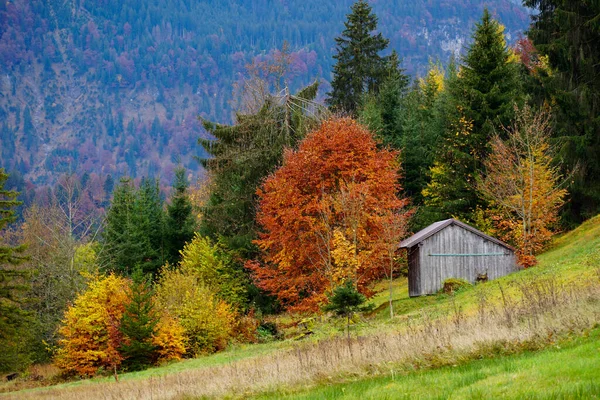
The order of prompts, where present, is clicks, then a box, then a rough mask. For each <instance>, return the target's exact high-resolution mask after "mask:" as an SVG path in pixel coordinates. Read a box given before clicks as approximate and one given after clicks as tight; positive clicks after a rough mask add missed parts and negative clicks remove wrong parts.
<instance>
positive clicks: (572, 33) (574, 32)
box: [524, 0, 600, 226]
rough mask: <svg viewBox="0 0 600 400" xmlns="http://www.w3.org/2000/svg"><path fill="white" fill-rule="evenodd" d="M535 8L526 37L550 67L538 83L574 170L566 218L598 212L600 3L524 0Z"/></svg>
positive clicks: (563, 152) (565, 159)
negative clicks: (547, 73) (553, 115)
mask: <svg viewBox="0 0 600 400" xmlns="http://www.w3.org/2000/svg"><path fill="white" fill-rule="evenodd" d="M524 4H525V5H526V6H529V7H532V8H534V10H535V11H534V15H533V24H532V25H531V28H530V30H529V32H528V36H529V38H530V39H531V40H532V41H533V44H534V45H535V47H536V48H537V50H538V51H539V52H540V53H541V55H543V56H545V57H547V61H548V63H549V64H550V67H551V68H552V70H553V73H552V74H550V75H549V76H547V77H544V78H543V79H542V80H541V82H540V86H541V89H542V90H543V91H544V92H545V94H546V101H547V103H548V104H551V105H554V110H553V111H554V112H555V116H556V118H555V119H554V123H555V127H554V131H555V137H556V139H557V142H558V143H559V144H560V148H559V150H560V151H559V154H558V156H559V157H560V159H561V160H562V161H563V162H564V163H565V167H566V169H567V170H570V171H573V170H575V171H576V173H575V175H574V177H573V184H572V186H571V187H570V188H569V192H570V200H569V201H568V202H567V205H566V207H565V209H566V213H565V215H564V219H565V222H567V223H568V224H569V225H572V226H574V225H576V224H578V223H580V222H581V221H582V220H584V219H586V218H589V217H591V216H594V215H596V214H597V213H599V212H600V78H599V77H600V45H599V43H600V29H598V27H599V26H600V22H599V20H600V3H599V2H597V1H563V0H561V1H559V0H525V1H524Z"/></svg>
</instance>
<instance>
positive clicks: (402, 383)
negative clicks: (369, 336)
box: [264, 216, 600, 400]
mask: <svg viewBox="0 0 600 400" xmlns="http://www.w3.org/2000/svg"><path fill="white" fill-rule="evenodd" d="M544 276H553V277H555V278H557V279H558V280H559V281H560V282H564V283H568V282H579V283H581V282H586V281H587V280H591V279H598V278H599V277H600V216H597V217H595V218H593V219H591V220H589V221H587V222H586V223H584V224H583V225H581V226H580V227H579V228H577V229H576V230H574V231H572V232H569V233H567V234H565V235H562V236H560V237H558V238H557V239H556V240H555V241H554V243H553V246H552V248H551V249H549V250H548V251H547V252H546V253H544V254H542V255H541V256H540V257H539V265H538V266H537V267H536V268H532V269H529V270H525V271H521V272H519V273H517V274H513V275H509V276H507V277H503V278H501V279H498V280H496V281H493V282H488V283H486V284H484V285H480V286H478V287H475V288H472V289H469V290H465V291H462V292H461V293H458V294H457V295H456V297H455V299H456V302H457V304H459V305H460V306H461V307H463V308H464V309H465V310H466V312H469V311H471V312H474V309H475V307H476V302H477V292H478V291H480V290H485V291H486V292H487V294H488V295H489V296H490V297H492V298H494V296H495V298H496V300H497V301H499V296H498V294H499V284H500V285H502V286H503V288H504V289H505V290H507V291H510V290H511V286H514V285H516V284H518V283H519V282H521V281H523V280H530V279H536V278H540V277H544ZM395 290H396V292H397V293H396V294H395V295H394V299H395V300H394V310H395V313H396V314H397V315H398V314H403V315H402V316H401V317H400V318H402V317H408V316H410V315H413V314H417V313H419V312H421V310H423V309H426V310H429V311H430V312H433V313H435V311H436V309H441V308H443V307H445V306H446V303H447V302H448V299H449V298H448V297H447V296H443V295H442V296H427V297H419V298H416V299H410V298H408V288H407V283H406V281H400V282H398V283H397V284H396V287H395ZM385 299H387V292H386V293H381V295H380V296H379V297H378V298H376V300H379V301H378V303H381V305H380V307H378V309H377V312H376V318H378V319H382V320H383V319H384V318H386V317H387V316H388V313H389V311H388V307H387V304H385V303H383V301H384V300H385ZM274 396H275V397H278V398H290V399H292V398H293V399H348V400H349V399H402V398H407V399H408V398H419V399H446V398H457V399H458V398H460V399H462V398H468V399H483V398H511V399H546V398H569V399H571V398H573V399H575V398H577V399H579V398H581V399H593V398H600V329H595V330H594V331H592V333H591V335H590V336H589V337H586V338H575V339H574V340H572V341H571V342H569V343H564V344H562V343H561V345H557V346H555V347H552V348H549V349H547V350H544V351H542V352H538V353H526V354H522V355H518V356H510V357H502V358H495V359H489V360H482V361H475V362H470V363H467V364H464V365H461V366H457V367H444V368H440V369H436V370H431V371H424V372H418V373H414V374H409V375H406V376H402V377H398V376H396V377H395V379H394V377H392V376H384V377H376V378H370V379H363V380H359V381H356V382H350V383H340V384H337V385H333V386H322V387H317V388H316V389H312V390H310V391H308V392H299V393H295V394H290V395H287V396H284V395H283V393H277V394H273V393H271V394H268V395H266V396H265V397H264V398H273V397H274Z"/></svg>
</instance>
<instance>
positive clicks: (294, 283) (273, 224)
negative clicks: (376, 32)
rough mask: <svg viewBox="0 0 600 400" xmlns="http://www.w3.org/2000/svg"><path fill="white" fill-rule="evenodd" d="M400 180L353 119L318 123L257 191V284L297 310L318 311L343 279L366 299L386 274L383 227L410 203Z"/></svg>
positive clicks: (388, 155)
mask: <svg viewBox="0 0 600 400" xmlns="http://www.w3.org/2000/svg"><path fill="white" fill-rule="evenodd" d="M398 181H399V164H398V153H397V152H395V151H390V150H381V149H378V147H377V142H376V141H375V139H374V138H373V135H372V134H371V133H370V132H369V131H368V130H367V129H366V128H364V127H363V126H361V125H360V124H358V123H357V122H355V121H354V120H352V119H349V118H336V119H332V120H329V121H325V122H323V124H322V125H321V127H320V128H319V129H317V130H316V131H314V132H312V133H310V134H308V135H307V137H306V138H305V139H304V140H303V141H302V142H301V143H300V145H299V148H298V150H296V151H294V150H287V151H286V152H285V154H284V161H283V166H282V167H281V168H280V169H279V170H277V171H276V172H275V173H274V174H272V175H271V176H269V177H268V178H267V180H266V181H265V182H264V184H263V186H262V187H261V188H260V189H259V190H258V192H257V193H258V196H259V202H260V203H259V212H258V213H257V217H256V219H257V221H258V223H259V224H260V226H261V227H262V233H261V234H260V238H259V239H258V240H256V242H255V243H256V244H257V245H258V246H259V248H260V249H261V251H262V260H260V261H251V262H248V263H247V264H246V266H247V267H248V268H249V269H250V270H252V272H253V277H254V280H255V282H256V284H257V286H259V287H260V288H262V289H264V290H266V291H268V292H270V293H272V294H273V295H275V296H276V297H277V298H278V300H279V301H280V302H281V303H282V304H283V305H284V306H285V307H286V308H287V309H288V310H290V311H298V312H305V311H316V310H318V309H319V306H320V305H322V304H324V303H325V302H326V301H327V294H330V293H331V292H332V291H333V289H335V288H336V287H338V286H340V285H342V284H343V283H344V282H345V281H347V280H352V281H354V282H355V283H356V285H357V288H358V290H359V291H360V292H362V293H364V294H367V295H369V294H371V292H370V290H369V287H370V284H371V283H372V282H373V281H375V280H377V279H380V278H381V277H383V276H385V271H386V269H385V268H386V263H385V261H384V260H385V258H386V257H387V256H388V254H389V252H388V248H389V246H388V245H387V244H386V243H385V241H382V240H381V238H382V237H389V235H385V234H384V230H385V228H386V226H388V225H390V223H391V222H393V221H394V219H395V218H397V215H398V213H399V211H402V210H403V209H404V208H405V207H406V205H407V203H408V200H406V199H400V198H398V197H397V194H398V193H399V191H400V189H401V188H400V186H399V184H398ZM403 215H405V214H403ZM405 217H408V215H405ZM382 260H383V261H382Z"/></svg>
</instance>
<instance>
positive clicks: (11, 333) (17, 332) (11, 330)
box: [0, 169, 29, 372]
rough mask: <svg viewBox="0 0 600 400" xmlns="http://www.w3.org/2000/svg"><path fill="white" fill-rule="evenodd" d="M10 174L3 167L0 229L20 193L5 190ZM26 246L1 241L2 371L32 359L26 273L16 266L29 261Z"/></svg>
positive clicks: (9, 218) (12, 216) (0, 174)
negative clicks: (27, 345)
mask: <svg viewBox="0 0 600 400" xmlns="http://www.w3.org/2000/svg"><path fill="white" fill-rule="evenodd" d="M7 179H8V174H6V173H5V172H4V169H0V230H3V229H4V228H6V226H7V225H8V224H10V223H11V222H13V221H14V220H15V211H14V208H15V207H17V206H18V205H19V204H21V202H19V201H17V200H16V198H17V195H18V193H17V192H14V191H12V190H6V189H5V188H4V185H5V183H6V180H7ZM24 251H25V246H23V245H19V246H11V245H6V244H4V243H0V348H1V349H3V350H2V351H1V352H0V372H10V371H14V370H15V369H22V368H24V367H25V366H26V365H27V363H28V362H29V357H28V354H27V351H25V349H23V345H24V343H25V342H26V340H25V339H26V337H27V336H28V331H27V329H26V328H27V324H28V321H29V318H28V315H27V314H26V313H25V312H24V311H23V309H22V308H21V304H20V303H21V301H22V298H21V297H22V293H23V291H24V290H25V289H26V288H27V286H26V285H25V282H24V281H23V277H24V273H23V271H20V270H18V269H16V268H15V266H17V265H19V264H21V263H22V262H23V261H25V260H26V257H24V256H23V255H22V253H23V252H24Z"/></svg>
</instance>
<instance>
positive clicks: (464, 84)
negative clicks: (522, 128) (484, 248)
mask: <svg viewBox="0 0 600 400" xmlns="http://www.w3.org/2000/svg"><path fill="white" fill-rule="evenodd" d="M503 29H504V28H503V26H502V25H500V24H499V23H498V21H496V20H494V19H493V18H492V17H491V15H490V13H489V12H488V10H487V9H486V10H484V13H483V17H482V19H481V22H479V23H478V24H477V25H476V29H475V32H474V35H473V43H472V44H471V46H470V47H469V49H468V51H467V54H466V55H465V56H464V57H463V60H462V66H461V68H460V72H459V73H458V75H456V76H454V77H452V78H451V79H449V80H448V82H447V90H448V94H449V98H448V99H447V103H446V108H445V110H444V121H443V128H442V141H441V146H440V148H439V149H438V150H437V155H436V157H435V159H436V161H435V164H434V166H433V167H432V169H431V181H430V182H429V184H428V186H427V187H426V188H425V189H424V192H423V193H424V196H425V197H426V199H425V201H426V205H427V206H428V208H429V209H430V210H429V211H430V212H433V213H436V214H437V215H438V216H439V217H440V218H448V217H451V216H455V217H459V218H462V219H466V220H469V219H470V218H471V216H472V214H473V212H475V211H476V209H477V208H478V207H485V202H484V200H483V199H481V198H480V196H479V195H478V193H477V191H476V190H475V183H476V179H477V176H478V175H479V174H480V172H481V170H482V161H483V159H485V157H486V156H487V154H488V152H489V143H490V140H491V137H492V136H493V134H494V132H496V131H498V132H500V129H499V128H500V127H501V126H507V125H508V124H509V122H510V120H511V119H512V116H513V107H514V104H520V103H521V102H522V101H523V94H522V93H521V90H520V86H519V82H518V69H517V65H516V64H515V63H514V62H513V61H512V60H511V58H510V51H509V49H508V48H507V47H506V41H505V39H504V34H503Z"/></svg>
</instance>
